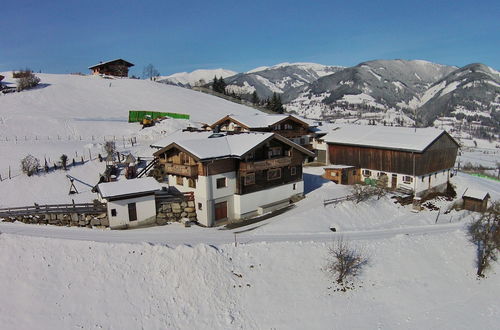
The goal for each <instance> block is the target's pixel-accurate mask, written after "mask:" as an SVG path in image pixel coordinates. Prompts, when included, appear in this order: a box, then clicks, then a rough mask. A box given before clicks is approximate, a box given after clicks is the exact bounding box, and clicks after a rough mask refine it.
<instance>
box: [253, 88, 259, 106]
mask: <svg viewBox="0 0 500 330" xmlns="http://www.w3.org/2000/svg"><path fill="white" fill-rule="evenodd" d="M252 103H253V104H259V103H260V100H259V96H258V95H257V91H253V93H252Z"/></svg>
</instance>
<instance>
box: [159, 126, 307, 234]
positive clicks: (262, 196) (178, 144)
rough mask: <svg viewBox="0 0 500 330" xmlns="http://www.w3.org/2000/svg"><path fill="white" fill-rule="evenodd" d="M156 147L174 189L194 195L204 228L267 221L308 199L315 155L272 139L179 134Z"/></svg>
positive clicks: (273, 136)
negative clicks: (308, 165) (305, 172)
mask: <svg viewBox="0 0 500 330" xmlns="http://www.w3.org/2000/svg"><path fill="white" fill-rule="evenodd" d="M153 147H156V148H160V149H159V150H158V151H157V152H155V153H154V156H155V158H156V159H157V161H158V163H159V165H160V166H161V168H162V169H163V171H164V173H166V176H167V178H168V183H169V186H170V187H174V188H177V189H178V190H179V191H182V192H193V193H194V198H195V203H196V215H197V219H198V221H199V223H200V224H202V225H204V226H208V227H209V226H214V225H218V224H221V223H223V222H226V221H235V220H240V219H245V218H249V217H253V216H256V215H262V214H264V213H267V212H269V211H272V210H274V209H277V208H281V207H284V206H287V205H289V204H290V200H291V199H293V198H294V197H296V196H301V195H303V192H304V181H303V179H302V163H303V161H304V159H305V158H306V157H311V156H313V155H314V154H313V153H312V152H311V151H308V150H306V149H304V148H302V147H301V146H299V145H297V144H295V143H293V142H291V141H290V140H288V139H285V138H283V137H282V136H280V135H278V134H273V133H256V132H255V133H254V132H249V133H241V134H223V133H213V132H177V133H174V134H172V135H170V136H167V137H166V138H165V139H163V140H162V141H159V142H158V143H157V144H156V145H154V146H153Z"/></svg>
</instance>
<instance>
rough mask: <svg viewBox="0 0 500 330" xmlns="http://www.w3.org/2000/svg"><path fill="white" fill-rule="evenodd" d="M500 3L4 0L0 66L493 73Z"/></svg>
mask: <svg viewBox="0 0 500 330" xmlns="http://www.w3.org/2000/svg"><path fill="white" fill-rule="evenodd" d="M499 17H500V1H470V0H469V1H447V0H446V1H439V0H434V1H426V0H423V1H404V0H399V1H392V0H387V1H381V0H378V1H377V0H372V1H355V0H354V1H345V0H344V1H305V0H302V1H294V0H289V1H273V0H268V1H258V0H255V1H237V0H233V1H225V0H224V1H217V0H212V1H188V0H184V1H148V0H145V1H140V0H135V1H128V0H124V1H107V0H100V1H94V0H85V1H75V0H65V1H62V0H53V1H51V0H47V1H40V0H36V1H25V0H15V1H5V2H4V3H2V5H1V7H0V21H1V26H2V32H1V33H0V71H8V70H12V69H19V68H24V67H29V68H31V69H33V70H36V71H38V70H42V72H50V73H69V72H84V73H88V70H87V67H88V66H90V65H93V64H96V63H98V62H99V61H105V60H110V59H115V58H124V59H126V60H128V61H131V62H132V63H135V64H136V66H135V67H134V68H132V71H131V73H133V74H136V75H140V74H141V73H142V69H143V67H144V66H145V65H147V64H149V63H152V64H153V65H154V66H155V67H156V68H157V69H158V70H159V71H160V73H161V74H162V75H167V74H171V73H175V72H181V71H192V70H195V69H200V68H207V69H214V68H220V67H222V68H226V69H231V70H235V71H247V70H250V69H253V68H255V67H258V66H262V65H273V64H277V63H281V62H316V63H322V64H329V65H343V66H352V65H356V64H358V63H360V62H363V61H368V60H373V59H394V58H402V59H424V60H429V61H432V62H437V63H443V64H450V65H457V66H463V65H466V64H469V63H472V62H481V63H484V64H486V65H489V66H492V67H494V68H496V69H497V70H498V69H500V19H499Z"/></svg>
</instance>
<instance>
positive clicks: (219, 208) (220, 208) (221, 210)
mask: <svg viewBox="0 0 500 330" xmlns="http://www.w3.org/2000/svg"><path fill="white" fill-rule="evenodd" d="M225 218H227V202H220V203H215V221H217V220H222V219H225Z"/></svg>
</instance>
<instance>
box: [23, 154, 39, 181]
mask: <svg viewBox="0 0 500 330" xmlns="http://www.w3.org/2000/svg"><path fill="white" fill-rule="evenodd" d="M39 166H40V161H39V160H38V158H36V157H34V156H32V155H28V156H26V157H24V158H23V159H21V170H22V171H23V172H24V173H26V174H27V175H28V176H32V175H33V174H35V173H36V172H37V171H38V167H39Z"/></svg>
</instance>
